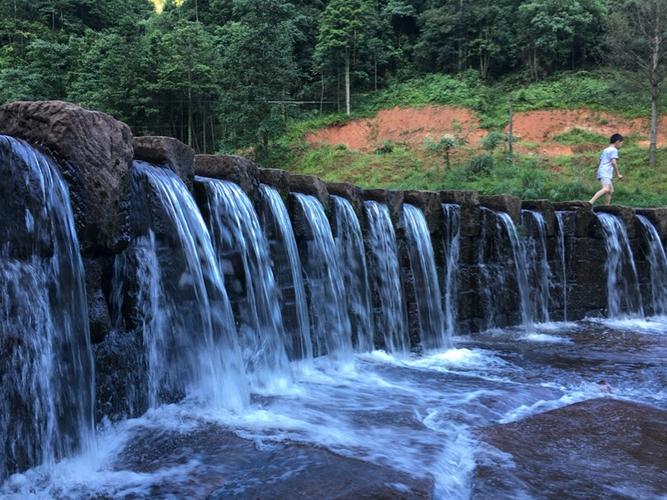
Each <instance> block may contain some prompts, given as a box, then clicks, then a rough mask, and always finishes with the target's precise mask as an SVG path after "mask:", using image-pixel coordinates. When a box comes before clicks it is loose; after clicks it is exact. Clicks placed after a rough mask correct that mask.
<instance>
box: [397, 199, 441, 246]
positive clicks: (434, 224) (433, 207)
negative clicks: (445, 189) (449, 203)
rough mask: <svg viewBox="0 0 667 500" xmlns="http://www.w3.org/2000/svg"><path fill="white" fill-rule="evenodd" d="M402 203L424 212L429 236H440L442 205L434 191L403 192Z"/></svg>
mask: <svg viewBox="0 0 667 500" xmlns="http://www.w3.org/2000/svg"><path fill="white" fill-rule="evenodd" d="M403 203H409V204H411V205H414V206H416V207H418V208H420V209H421V210H422V212H424V217H425V218H426V223H427V224H428V228H429V232H430V233H431V235H432V236H433V235H436V234H442V227H441V226H442V203H441V201H440V193H436V192H435V191H417V190H412V191H404V192H403Z"/></svg>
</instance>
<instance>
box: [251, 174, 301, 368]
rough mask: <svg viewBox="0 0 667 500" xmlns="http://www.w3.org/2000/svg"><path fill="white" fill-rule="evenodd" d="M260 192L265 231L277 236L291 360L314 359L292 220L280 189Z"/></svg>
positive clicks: (276, 265)
mask: <svg viewBox="0 0 667 500" xmlns="http://www.w3.org/2000/svg"><path fill="white" fill-rule="evenodd" d="M261 193H262V201H263V203H264V205H265V210H264V215H265V218H266V219H267V221H265V224H264V227H265V231H268V232H270V233H271V234H273V235H274V236H273V238H272V239H271V241H272V244H271V245H270V250H271V256H272V261H273V271H274V274H275V277H276V280H277V282H278V285H279V288H280V290H281V291H282V297H281V306H282V318H283V325H284V328H285V329H286V330H287V333H288V334H289V335H290V338H291V343H290V345H288V353H289V354H290V357H291V358H292V359H311V358H312V357H313V344H312V340H311V338H310V320H309V318H308V301H307V299H306V289H305V285H304V282H303V274H302V268H301V259H300V258H299V250H298V247H297V244H296V239H295V237H294V230H293V229H292V222H291V221H290V218H289V214H288V213H287V208H286V207H285V204H284V203H283V200H282V198H281V197H280V194H279V193H278V191H276V190H275V189H274V188H272V187H269V186H266V185H264V184H262V186H261Z"/></svg>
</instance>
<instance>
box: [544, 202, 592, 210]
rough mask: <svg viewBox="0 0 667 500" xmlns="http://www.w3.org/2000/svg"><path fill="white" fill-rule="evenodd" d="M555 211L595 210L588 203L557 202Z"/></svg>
mask: <svg viewBox="0 0 667 500" xmlns="http://www.w3.org/2000/svg"><path fill="white" fill-rule="evenodd" d="M553 205H554V210H577V209H578V208H588V209H591V210H592V209H593V205H591V204H590V203H588V202H587V201H578V200H574V201H555V202H554V204H553Z"/></svg>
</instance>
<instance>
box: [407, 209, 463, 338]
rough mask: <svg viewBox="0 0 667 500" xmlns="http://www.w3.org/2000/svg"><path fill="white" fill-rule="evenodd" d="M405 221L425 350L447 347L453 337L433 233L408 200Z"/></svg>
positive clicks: (419, 212) (420, 328) (421, 214)
mask: <svg viewBox="0 0 667 500" xmlns="http://www.w3.org/2000/svg"><path fill="white" fill-rule="evenodd" d="M403 224H404V226H405V233H406V237H407V242H408V254H409V257H410V268H411V270H412V276H413V279H414V285H415V289H416V291H417V293H416V301H417V310H418V315H417V316H418V319H419V333H420V336H421V343H422V346H423V347H424V348H426V349H434V348H438V347H448V346H450V345H451V338H450V337H448V335H447V331H446V330H445V320H444V317H443V310H442V295H441V293H440V284H439V280H438V273H437V270H436V267H435V256H434V254H433V245H432V243H431V236H430V234H429V232H428V226H427V225H426V219H425V218H424V214H423V212H422V211H421V210H420V209H419V208H417V207H415V206H414V205H410V204H408V203H406V204H405V205H403Z"/></svg>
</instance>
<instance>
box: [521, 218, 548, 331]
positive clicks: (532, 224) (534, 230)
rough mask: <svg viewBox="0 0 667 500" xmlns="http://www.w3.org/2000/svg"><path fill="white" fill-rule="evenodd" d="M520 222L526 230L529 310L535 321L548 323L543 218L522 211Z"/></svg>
mask: <svg viewBox="0 0 667 500" xmlns="http://www.w3.org/2000/svg"><path fill="white" fill-rule="evenodd" d="M521 221H522V224H523V226H524V227H525V228H526V229H527V236H526V238H524V252H525V259H526V263H527V264H528V286H529V294H530V295H529V300H530V305H531V309H532V311H533V314H534V319H535V320H536V321H541V322H545V321H549V281H550V276H551V270H550V269H549V262H548V260H547V227H546V223H545V221H544V216H543V215H542V214H541V213H540V212H536V211H533V210H522V211H521Z"/></svg>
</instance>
